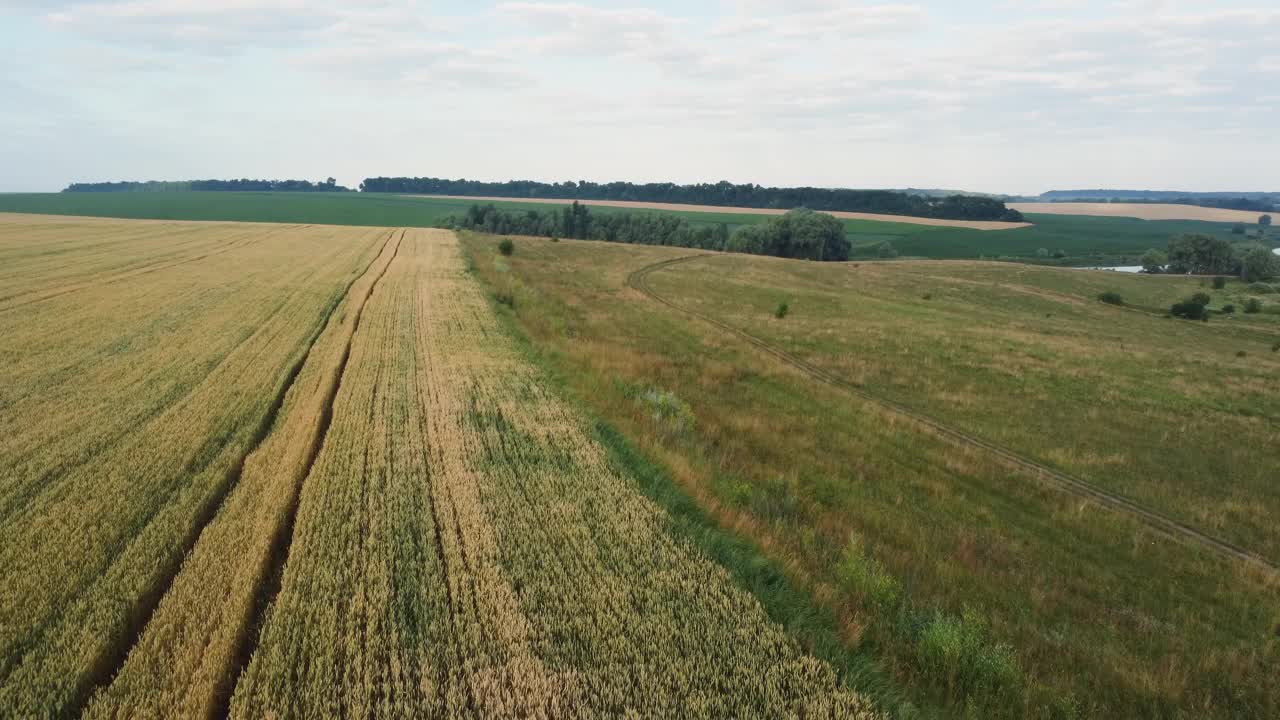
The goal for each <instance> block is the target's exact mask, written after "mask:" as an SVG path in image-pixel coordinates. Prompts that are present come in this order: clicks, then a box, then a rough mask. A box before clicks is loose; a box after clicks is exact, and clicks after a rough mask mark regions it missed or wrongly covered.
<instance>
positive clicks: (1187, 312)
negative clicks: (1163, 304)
mask: <svg viewBox="0 0 1280 720" xmlns="http://www.w3.org/2000/svg"><path fill="white" fill-rule="evenodd" d="M1169 314H1170V315H1172V316H1174V317H1180V318H1186V319H1187V320H1205V319H1207V318H1208V317H1209V314H1208V313H1206V312H1205V309H1204V305H1202V304H1200V303H1198V302H1195V301H1194V300H1183V301H1182V302H1179V303H1174V304H1173V306H1172V307H1170V308H1169Z"/></svg>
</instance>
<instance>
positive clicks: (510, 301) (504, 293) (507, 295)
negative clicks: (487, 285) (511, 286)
mask: <svg viewBox="0 0 1280 720" xmlns="http://www.w3.org/2000/svg"><path fill="white" fill-rule="evenodd" d="M493 297H494V299H495V300H497V301H498V304H499V305H506V306H507V307H509V308H511V309H513V310H514V309H515V307H516V296H515V293H513V292H511V291H510V290H499V291H498V292H496V293H494V295H493Z"/></svg>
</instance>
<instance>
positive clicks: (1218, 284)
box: [1213, 275, 1227, 290]
mask: <svg viewBox="0 0 1280 720" xmlns="http://www.w3.org/2000/svg"><path fill="white" fill-rule="evenodd" d="M1226 286H1227V279H1226V278H1224V277H1222V276H1221V275H1219V276H1218V277H1216V278H1214V279H1213V289H1214V290H1221V289H1222V288H1224V287H1226Z"/></svg>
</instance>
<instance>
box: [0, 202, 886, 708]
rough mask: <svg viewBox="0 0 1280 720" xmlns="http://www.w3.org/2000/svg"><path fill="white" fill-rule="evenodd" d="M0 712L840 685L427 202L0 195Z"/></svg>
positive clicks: (838, 702)
mask: <svg viewBox="0 0 1280 720" xmlns="http://www.w3.org/2000/svg"><path fill="white" fill-rule="evenodd" d="M0 337H4V338H5V343H4V345H3V346H2V350H0V359H3V360H4V362H3V363H0V708H3V709H4V712H3V714H5V715H7V716H14V717H73V716H84V717H92V718H109V717H115V718H134V717H201V716H205V717H211V716H226V715H228V714H229V715H230V716H232V717H243V718H259V717H371V718H372V717H379V718H381V717H476V718H490V717H621V716H628V717H707V718H719V717H795V718H801V717H803V718H813V717H870V716H872V715H873V714H874V711H873V709H872V708H871V707H870V706H869V704H868V703H867V701H866V700H865V699H864V698H863V697H862V696H861V695H860V694H859V693H858V692H857V691H856V690H854V689H852V688H850V687H849V686H848V683H847V681H846V679H842V678H840V677H838V676H837V673H836V671H835V670H834V669H833V668H832V667H831V666H830V665H828V664H826V663H825V662H823V661H820V660H818V659H815V658H814V657H812V656H811V655H809V654H807V653H806V652H805V651H804V650H803V649H802V648H801V646H800V645H799V644H798V643H797V642H796V641H795V640H794V639H793V638H792V637H791V636H790V635H788V634H787V632H786V631H784V630H783V628H782V627H780V626H779V625H777V624H776V623H774V622H773V621H771V620H770V619H769V617H768V616H767V615H766V613H765V611H764V609H763V608H762V607H761V606H760V604H759V603H758V601H757V600H756V599H755V598H754V597H753V596H752V595H751V594H750V593H748V592H747V591H746V590H745V589H743V588H741V587H740V586H739V585H737V584H735V582H734V581H733V579H732V578H731V576H730V575H729V574H728V573H727V572H726V571H725V570H724V569H723V568H721V567H720V566H718V565H716V564H714V563H713V562H711V561H710V560H709V559H707V558H706V557H705V556H703V555H702V554H700V552H699V551H698V550H696V549H694V548H693V547H692V546H690V545H689V544H688V543H687V542H684V541H681V540H679V539H677V536H676V535H674V534H672V533H671V532H670V531H669V528H668V522H669V521H668V519H667V517H666V515H665V511H663V510H662V509H660V508H659V507H658V506H657V505H655V504H654V503H653V502H651V501H650V500H648V499H646V498H644V497H643V496H642V495H641V494H640V493H639V492H638V491H637V490H636V488H635V485H634V482H633V481H632V480H631V479H630V478H629V477H628V476H627V475H626V473H625V471H623V470H621V469H620V468H619V467H617V466H616V465H615V464H614V463H612V462H611V461H610V459H609V457H608V455H607V453H606V452H605V450H604V449H603V448H602V447H601V446H600V444H599V443H598V441H597V440H595V439H594V437H593V435H592V434H591V432H590V430H589V426H588V424H587V420H586V419H585V418H584V417H581V416H580V414H579V411H577V410H576V408H575V406H573V405H570V404H568V403H566V402H565V401H563V400H561V399H560V398H559V397H558V396H557V394H556V392H555V390H554V389H553V387H552V386H551V385H550V384H549V383H548V381H547V380H546V379H545V378H544V377H543V376H542V375H541V371H540V370H539V369H538V367H537V366H535V365H534V364H532V362H531V361H529V360H528V359H526V357H525V356H524V355H523V354H522V351H521V349H520V347H519V345H518V342H517V341H516V340H515V339H514V338H513V337H511V336H510V335H508V333H507V332H506V331H505V330H504V329H503V326H502V325H501V324H500V323H499V321H498V319H497V317H496V316H495V314H494V311H493V309H492V308H491V306H490V301H489V299H488V298H487V297H486V295H485V294H484V293H483V292H482V291H481V289H480V287H479V285H478V284H477V281H476V280H475V279H474V278H473V277H472V276H471V275H469V274H468V273H467V271H466V268H465V264H464V261H463V257H462V254H461V251H460V249H459V246H458V242H457V239H456V238H455V237H454V236H453V235H452V233H449V232H446V231H439V230H414V229H409V230H401V229H389V228H337V227H329V226H293V225H254V224H236V223H193V222H182V223H179V222H167V221H142V222H139V221H107V220H95V219H85V218H37V217H32V216H20V215H0Z"/></svg>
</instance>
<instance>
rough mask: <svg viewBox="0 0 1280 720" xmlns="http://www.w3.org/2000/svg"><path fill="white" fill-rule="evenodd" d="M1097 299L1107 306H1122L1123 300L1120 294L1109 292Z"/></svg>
mask: <svg viewBox="0 0 1280 720" xmlns="http://www.w3.org/2000/svg"><path fill="white" fill-rule="evenodd" d="M1098 299H1099V300H1101V301H1102V302H1104V303H1106V304H1108V305H1123V304H1124V298H1122V297H1120V293H1118V292H1112V291H1110V290H1108V291H1106V292H1104V293H1102V294H1100V295H1098Z"/></svg>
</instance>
